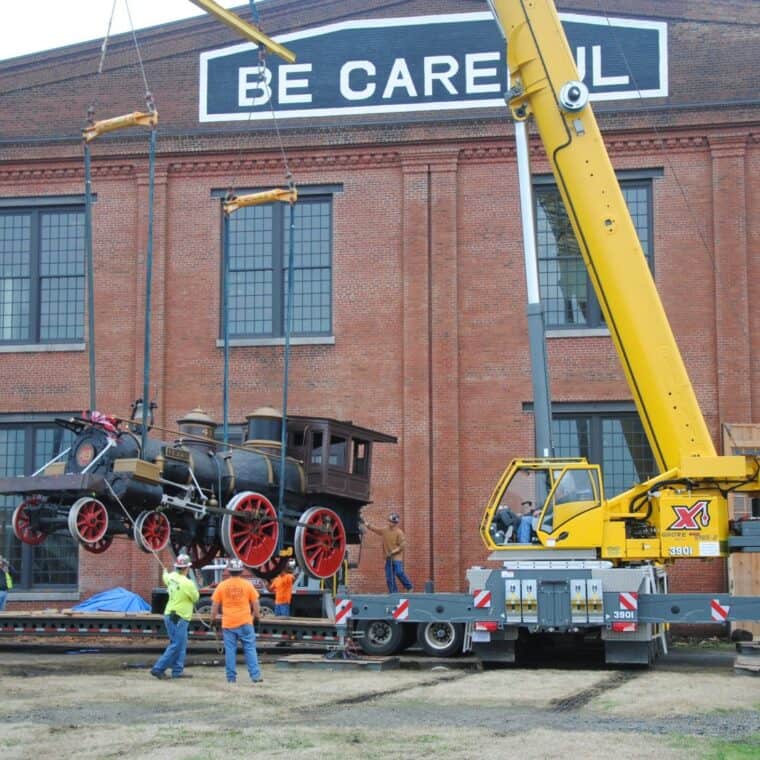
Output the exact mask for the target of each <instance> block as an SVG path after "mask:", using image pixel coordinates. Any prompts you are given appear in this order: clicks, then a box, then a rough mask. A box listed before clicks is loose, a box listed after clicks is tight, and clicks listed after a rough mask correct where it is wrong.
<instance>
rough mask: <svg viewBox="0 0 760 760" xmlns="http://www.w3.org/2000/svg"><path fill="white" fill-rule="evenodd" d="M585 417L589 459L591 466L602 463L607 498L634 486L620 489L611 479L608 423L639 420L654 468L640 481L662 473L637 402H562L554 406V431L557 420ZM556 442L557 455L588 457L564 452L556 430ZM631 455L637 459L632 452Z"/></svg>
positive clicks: (579, 452)
mask: <svg viewBox="0 0 760 760" xmlns="http://www.w3.org/2000/svg"><path fill="white" fill-rule="evenodd" d="M582 418H584V419H585V418H587V419H589V441H588V453H587V455H586V458H587V460H588V462H589V463H591V464H598V465H599V466H600V467H601V469H602V477H603V478H604V491H605V494H606V496H607V498H610V497H612V496H616V495H618V494H620V493H623V492H624V491H626V490H627V489H628V488H630V487H631V485H632V484H627V485H624V486H623V487H622V488H621V489H618V488H617V487H615V486H614V485H613V481H612V480H611V479H610V474H611V472H612V468H611V467H610V461H609V458H607V461H606V462H605V451H609V449H605V445H604V430H603V425H604V421H605V420H615V421H616V422H618V423H619V424H621V423H622V421H624V420H632V419H635V420H636V421H637V422H638V425H639V428H640V432H641V436H642V441H643V444H644V445H645V446H646V453H648V459H649V463H651V466H652V469H651V472H650V473H649V474H648V475H647V474H643V475H642V476H641V477H639V478H638V480H639V482H644V481H645V480H647V479H648V478H649V477H652V476H654V475H656V474H657V473H658V472H659V470H658V468H657V462H656V460H655V458H654V454H653V453H652V448H651V446H650V444H649V440H648V439H647V437H646V432H645V430H644V426H643V425H642V424H641V418H640V417H639V414H638V411H637V410H636V406H635V404H634V403H633V402H618V403H616V402H597V403H587V404H584V403H558V404H554V405H552V428H554V422H556V421H562V420H565V421H567V420H578V419H582ZM552 439H553V444H554V449H555V456H557V457H560V458H566V457H578V456H584V453H583V452H582V451H577V452H570V451H561V450H560V448H559V444H558V440H557V439H558V436H557V434H556V431H555V430H554V429H553V430H552ZM629 455H630V456H631V458H632V459H634V458H633V454H632V453H631V452H630V450H629ZM634 464H635V459H634ZM622 475H623V473H621V476H622Z"/></svg>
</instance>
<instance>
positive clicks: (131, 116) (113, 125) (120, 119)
mask: <svg viewBox="0 0 760 760" xmlns="http://www.w3.org/2000/svg"><path fill="white" fill-rule="evenodd" d="M156 124H158V111H149V112H148V113H143V112H141V111H135V112H134V113H128V114H125V115H124V116H114V117H113V118H112V119H104V120H103V121H96V122H95V123H94V124H91V125H90V126H89V127H85V128H84V129H83V130H82V137H84V140H85V142H90V141H91V140H94V139H95V138H96V137H99V136H100V135H102V134H104V133H105V132H113V131H115V130H117V129H124V128H125V127H155V126H156Z"/></svg>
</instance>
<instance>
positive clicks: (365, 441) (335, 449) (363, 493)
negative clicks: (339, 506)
mask: <svg viewBox="0 0 760 760" xmlns="http://www.w3.org/2000/svg"><path fill="white" fill-rule="evenodd" d="M397 440H398V439H397V438H396V437H395V436H392V435H385V434H384V433H379V432H377V431H376V430H369V429H368V428H363V427H359V426H358V425H354V424H353V423H351V422H341V421H339V420H333V419H329V418H324V417H290V416H289V417H288V454H289V455H290V456H293V457H295V458H297V459H300V460H301V461H302V462H303V468H304V473H305V476H306V492H307V493H322V494H329V495H331V496H336V497H339V498H340V499H348V500H351V501H357V502H361V503H362V504H367V503H368V502H369V497H370V477H371V473H372V444H373V443H396V442H397Z"/></svg>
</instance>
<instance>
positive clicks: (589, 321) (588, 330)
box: [532, 168, 664, 336]
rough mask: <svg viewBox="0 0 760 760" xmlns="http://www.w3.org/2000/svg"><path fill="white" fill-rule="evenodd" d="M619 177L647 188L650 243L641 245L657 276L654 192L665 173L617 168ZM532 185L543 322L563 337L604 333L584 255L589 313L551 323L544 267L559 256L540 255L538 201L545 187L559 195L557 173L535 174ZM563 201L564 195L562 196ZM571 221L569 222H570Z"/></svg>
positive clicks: (624, 185) (630, 184) (627, 184)
mask: <svg viewBox="0 0 760 760" xmlns="http://www.w3.org/2000/svg"><path fill="white" fill-rule="evenodd" d="M615 174H616V177H617V179H618V183H619V184H620V187H621V189H625V188H636V187H641V188H644V189H646V190H647V221H646V229H647V238H648V244H646V245H644V244H642V248H643V250H644V255H645V256H646V258H647V263H648V264H649V268H650V271H651V272H652V276H653V277H654V276H655V252H654V194H655V182H654V181H655V180H656V179H659V178H661V177H663V176H664V171H663V169H662V168H653V169H638V170H621V171H617V172H616V173H615ZM532 186H533V219H534V226H535V230H536V263H537V267H538V278H539V282H538V284H539V290H540V294H541V304H542V309H543V313H544V321H545V325H546V331H547V333H549V334H551V335H554V336H560V335H566V334H567V333H569V332H573V333H580V334H588V335H597V334H599V332H600V331H604V332H605V333H606V332H608V327H607V324H606V323H605V322H604V319H603V315H602V311H601V307H600V305H599V300H598V298H597V296H596V292H595V291H594V286H593V284H592V283H591V279H590V277H589V274H588V270H587V268H586V266H585V264H584V263H583V258H582V256H581V258H580V261H581V267H580V269H579V271H580V272H581V273H582V275H583V277H584V279H585V284H586V292H587V314H586V323H585V324H583V323H578V322H571V323H559V322H550V319H551V314H552V313H553V311H552V310H550V309H548V308H547V305H548V304H549V303H552V302H554V301H556V300H557V299H554V298H552V299H549V298H547V297H546V292H547V288H548V287H549V285H547V284H546V282H545V277H546V273H545V268H544V262H547V261H552V260H555V259H556V258H557V257H556V256H555V257H551V256H542V255H541V244H540V235H539V232H540V231H539V228H538V210H539V200H538V195H539V193H540V192H541V190H542V189H546V188H554V190H555V192H557V195H558V196H559V191H558V190H557V183H556V181H555V179H554V176H553V175H551V174H541V175H534V176H533V178H532ZM560 202H562V201H561V197H560ZM563 210H564V204H563ZM566 215H567V212H566V211H565V216H566ZM568 224H569V221H568Z"/></svg>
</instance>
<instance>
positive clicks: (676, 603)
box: [336, 558, 760, 665]
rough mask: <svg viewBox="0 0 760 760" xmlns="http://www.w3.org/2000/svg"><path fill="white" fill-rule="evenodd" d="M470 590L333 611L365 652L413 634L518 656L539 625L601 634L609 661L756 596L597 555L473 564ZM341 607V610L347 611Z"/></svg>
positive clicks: (461, 648) (747, 611) (661, 649)
mask: <svg viewBox="0 0 760 760" xmlns="http://www.w3.org/2000/svg"><path fill="white" fill-rule="evenodd" d="M467 579H468V583H469V589H470V590H469V592H468V593H443V592H441V593H406V594H376V595H363V594H360V595H352V596H349V597H348V598H347V599H346V600H345V601H343V600H336V610H338V613H337V614H338V616H339V617H340V616H341V615H343V616H349V615H350V624H349V625H348V630H350V631H353V632H354V633H359V634H360V638H359V640H358V643H359V644H360V645H361V647H362V649H363V650H364V651H365V652H366V653H368V654H375V655H391V654H396V653H398V652H400V651H402V650H403V649H404V648H406V647H408V646H411V645H412V644H413V643H415V642H416V643H417V644H419V646H421V647H422V649H423V650H424V651H425V652H426V653H428V654H430V655H434V656H440V657H451V656H455V655H457V654H459V653H461V652H469V651H471V652H473V653H474V654H475V655H477V656H478V657H479V658H480V659H481V660H482V661H483V662H501V663H509V662H515V660H516V644H517V641H518V640H519V639H520V638H522V637H526V636H531V635H534V634H543V635H545V636H548V637H556V638H557V640H558V641H559V640H560V639H567V637H568V635H570V636H573V635H575V636H577V637H582V638H598V639H599V641H600V643H601V644H602V645H603V647H604V656H605V661H606V662H607V663H609V664H639V665H651V664H653V663H654V661H655V659H656V657H657V656H658V655H659V654H665V653H667V647H668V636H667V632H668V626H669V625H670V624H674V623H677V624H727V623H730V622H736V621H744V620H757V619H758V618H760V600H759V599H758V598H757V597H752V596H731V595H729V594H723V593H708V594H672V593H668V591H667V575H666V573H665V570H664V568H662V567H659V566H655V565H651V564H642V565H639V566H626V567H613V566H612V565H611V563H609V562H605V561H600V560H577V559H573V560H563V559H560V558H555V559H553V560H549V559H544V560H543V561H535V560H523V561H519V560H518V561H514V560H510V561H506V562H504V565H503V567H502V568H501V569H496V570H494V569H490V568H482V567H472V568H470V569H469V570H468V571H467ZM344 607H348V611H344V609H343V608H344Z"/></svg>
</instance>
